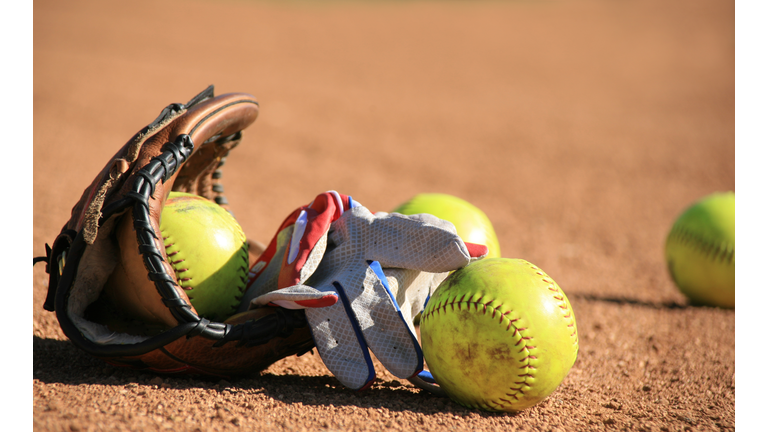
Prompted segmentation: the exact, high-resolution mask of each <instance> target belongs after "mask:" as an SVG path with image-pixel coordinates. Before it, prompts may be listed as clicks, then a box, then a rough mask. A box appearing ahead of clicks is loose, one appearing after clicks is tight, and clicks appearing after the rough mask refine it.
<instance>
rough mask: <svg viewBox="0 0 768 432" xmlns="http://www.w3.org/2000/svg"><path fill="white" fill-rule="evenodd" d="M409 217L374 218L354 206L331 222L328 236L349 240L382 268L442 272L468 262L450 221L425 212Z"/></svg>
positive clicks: (364, 209)
mask: <svg viewBox="0 0 768 432" xmlns="http://www.w3.org/2000/svg"><path fill="white" fill-rule="evenodd" d="M413 216H416V217H409V216H403V215H401V214H399V213H390V214H387V215H386V216H382V217H374V216H373V215H372V214H371V212H370V211H368V209H366V208H365V207H362V206H360V207H355V208H353V209H350V210H347V211H346V212H345V213H344V215H342V217H341V218H339V220H338V221H336V222H335V223H334V225H335V227H334V228H335V230H334V233H333V235H332V237H331V239H332V240H333V241H334V242H335V243H336V244H340V243H343V242H349V243H351V245H350V247H352V248H353V250H360V251H362V253H363V254H364V257H363V258H364V259H366V260H371V261H378V262H379V263H381V266H382V267H383V268H390V267H396V268H408V269H414V270H421V271H426V272H430V273H442V272H446V271H451V270H455V269H457V268H461V267H464V266H465V265H467V264H469V262H470V260H471V255H470V253H469V251H468V250H467V247H466V245H465V244H464V242H463V241H462V240H461V238H460V237H459V236H458V235H456V233H455V229H454V228H453V225H451V223H450V222H447V221H442V220H440V219H437V218H435V217H432V216H431V215H426V214H420V215H413ZM433 223H434V224H433ZM435 224H436V225H435Z"/></svg>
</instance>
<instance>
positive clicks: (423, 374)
mask: <svg viewBox="0 0 768 432" xmlns="http://www.w3.org/2000/svg"><path fill="white" fill-rule="evenodd" d="M417 376H418V377H419V378H421V379H423V380H424V381H426V382H428V383H430V384H437V382H436V381H435V378H434V377H433V376H432V374H431V373H430V372H429V371H421V372H419V374H418V375H417Z"/></svg>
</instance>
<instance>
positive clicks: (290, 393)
mask: <svg viewBox="0 0 768 432" xmlns="http://www.w3.org/2000/svg"><path fill="white" fill-rule="evenodd" d="M33 378H34V379H36V380H39V381H41V382H43V383H46V384H53V383H60V384H66V385H72V386H77V385H81V384H86V385H105V386H116V387H126V388H134V387H139V386H147V387H149V388H150V389H156V388H159V387H162V388H165V389H178V390H186V389H202V390H207V391H210V390H213V391H215V392H216V393H219V394H222V395H224V394H226V393H229V394H231V395H234V394H237V393H239V392H242V391H244V390H245V391H248V394H254V393H259V394H263V395H265V396H267V397H269V398H272V399H274V400H276V401H280V402H283V403H287V404H296V403H302V404H303V405H309V406H326V407H336V408H341V407H358V408H373V409H377V408H381V409H386V410H389V411H410V412H414V413H421V414H435V413H451V414H454V415H458V416H469V415H473V416H476V415H480V416H482V417H492V416H496V415H507V416H509V415H514V414H494V413H485V412H481V411H475V410H470V409H467V408H464V407H462V406H460V405H458V404H456V403H454V402H453V401H451V400H450V399H447V398H442V397H438V396H435V395H433V394H431V393H429V392H426V391H419V390H416V389H415V388H414V387H412V386H411V385H410V384H407V383H403V382H401V381H397V380H392V381H384V380H382V379H380V378H377V379H376V380H375V381H374V383H373V385H372V386H371V388H370V389H368V390H365V391H361V392H355V391H353V390H349V389H347V388H346V387H344V386H343V385H342V384H341V383H339V381H338V380H336V378H334V377H333V376H332V375H330V374H329V375H321V376H303V375H274V374H272V373H264V374H261V373H258V372H256V373H253V374H248V375H244V376H238V377H231V378H228V379H221V378H216V377H207V376H201V375H160V374H155V373H153V372H144V371H140V370H132V369H127V368H116V367H113V366H111V365H109V364H107V363H106V362H103V361H101V360H99V359H96V358H93V357H91V356H89V355H88V354H86V353H85V352H83V351H81V350H80V349H78V348H77V347H75V346H74V345H73V344H72V343H71V342H70V341H68V340H58V339H42V338H39V337H37V336H33Z"/></svg>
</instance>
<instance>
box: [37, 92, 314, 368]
mask: <svg viewBox="0 0 768 432" xmlns="http://www.w3.org/2000/svg"><path fill="white" fill-rule="evenodd" d="M257 115H258V103H257V102H256V100H255V99H254V98H253V96H251V95H248V94H244V93H235V94H227V95H222V96H219V97H214V95H213V86H211V87H209V88H207V89H206V90H205V91H203V92H201V93H200V94H198V95H197V96H195V97H194V98H193V99H192V100H190V101H189V102H188V103H187V104H171V105H169V106H168V107H167V108H165V109H164V110H163V111H162V113H161V114H160V116H159V117H158V118H157V119H156V120H155V121H154V122H152V123H151V124H150V125H149V126H147V127H145V128H144V129H142V130H141V131H140V132H139V133H137V134H136V135H135V136H134V137H133V138H132V139H131V140H130V141H129V142H128V143H127V144H125V146H123V147H122V148H121V149H120V150H119V151H118V152H117V153H116V154H115V156H114V157H113V158H112V160H110V162H109V163H107V165H106V166H105V167H104V169H103V170H102V171H101V173H99V175H98V176H97V177H96V178H95V179H94V180H93V182H92V183H91V185H90V186H89V187H88V188H87V189H86V190H85V191H84V193H83V195H82V197H81V199H80V201H79V202H78V203H77V204H76V205H75V206H74V208H73V209H72V217H71V219H70V220H69V221H68V222H67V223H66V225H65V226H64V228H63V229H62V231H61V233H60V234H59V236H58V237H57V238H56V241H55V242H54V244H53V247H52V248H51V247H48V245H46V254H47V256H46V257H41V258H36V259H35V262H38V261H45V262H46V264H47V265H46V271H47V272H48V273H49V275H50V276H49V277H50V279H49V288H48V297H47V298H46V302H45V305H44V308H45V309H47V310H50V311H54V310H55V312H56V316H57V319H58V320H59V323H60V325H61V327H62V330H63V331H64V333H65V334H66V335H67V337H69V338H70V340H72V342H73V343H74V344H75V345H76V346H78V347H79V348H81V349H83V350H85V351H86V352H88V353H89V354H91V355H94V356H96V357H99V358H102V359H104V360H106V361H108V362H110V363H112V364H116V365H121V366H130V367H135V368H141V369H150V370H154V371H159V372H168V373H181V372H194V373H204V374H213V375H219V376H228V375H232V374H235V373H242V372H252V371H257V370H259V369H263V368H264V367H266V366H268V365H269V364H271V363H273V362H274V361H277V360H279V359H281V358H283V357H286V356H288V355H292V354H297V353H302V352H305V351H308V350H309V349H311V348H312V346H313V341H312V338H311V333H310V331H309V329H308V328H307V326H306V319H305V317H304V314H303V313H301V311H290V310H283V309H280V308H275V307H266V308H261V309H258V310H250V311H247V312H245V313H242V314H237V315H235V311H232V315H233V316H231V317H229V318H228V319H226V320H225V321H224V322H223V323H217V322H211V321H209V320H208V319H206V318H204V317H200V316H198V314H197V312H196V311H195V309H194V307H192V305H191V304H190V302H189V298H188V297H187V295H186V294H185V292H184V290H183V289H182V288H181V287H180V286H179V284H178V281H177V279H176V275H175V273H174V271H173V269H172V267H171V266H170V265H169V263H168V259H167V256H166V253H165V248H164V245H163V243H162V236H161V235H160V229H159V219H160V214H161V212H162V209H163V205H164V203H165V200H166V199H167V197H168V194H169V193H170V192H171V191H172V190H173V191H180V192H188V193H192V194H196V195H199V196H202V197H205V198H208V199H210V200H212V201H215V202H217V203H218V204H220V205H222V206H225V205H226V204H227V202H226V199H224V197H223V195H222V193H221V192H222V191H223V190H222V187H221V184H220V183H219V178H220V174H221V172H220V171H219V167H220V166H221V165H222V164H223V160H224V158H225V157H226V156H227V154H228V153H229V151H230V150H232V149H233V148H234V147H235V146H236V145H237V144H238V143H239V142H240V139H241V136H242V134H241V131H242V130H243V129H245V128H246V127H248V126H249V125H250V124H252V123H253V122H254V121H255V120H256V117H257ZM115 298H120V299H121V301H115V300H114V299H115Z"/></svg>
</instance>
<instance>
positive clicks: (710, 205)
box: [665, 192, 736, 308]
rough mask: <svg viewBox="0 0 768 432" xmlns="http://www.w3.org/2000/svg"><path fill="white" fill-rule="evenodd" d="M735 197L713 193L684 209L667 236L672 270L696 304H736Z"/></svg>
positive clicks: (669, 266)
mask: <svg viewBox="0 0 768 432" xmlns="http://www.w3.org/2000/svg"><path fill="white" fill-rule="evenodd" d="M735 232H736V196H735V194H734V193H733V192H724V193H714V194H712V195H708V196H706V197H704V198H702V199H701V200H699V201H697V202H696V203H694V204H693V205H692V206H690V207H689V208H688V209H687V210H685V211H684V212H683V214H682V215H680V217H678V219H677V221H676V222H675V223H674V225H673V226H672V230H671V231H670V233H669V235H668V236H667V242H666V246H665V255H666V259H667V267H668V268H669V273H670V275H671V276H672V279H673V280H674V281H675V284H676V285H677V287H678V288H679V289H680V291H681V292H682V293H683V294H685V295H686V296H687V297H688V298H689V299H690V300H691V303H693V304H698V305H708V306H719V307H724V308H732V307H735V306H736V257H735V244H736V233H735Z"/></svg>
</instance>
